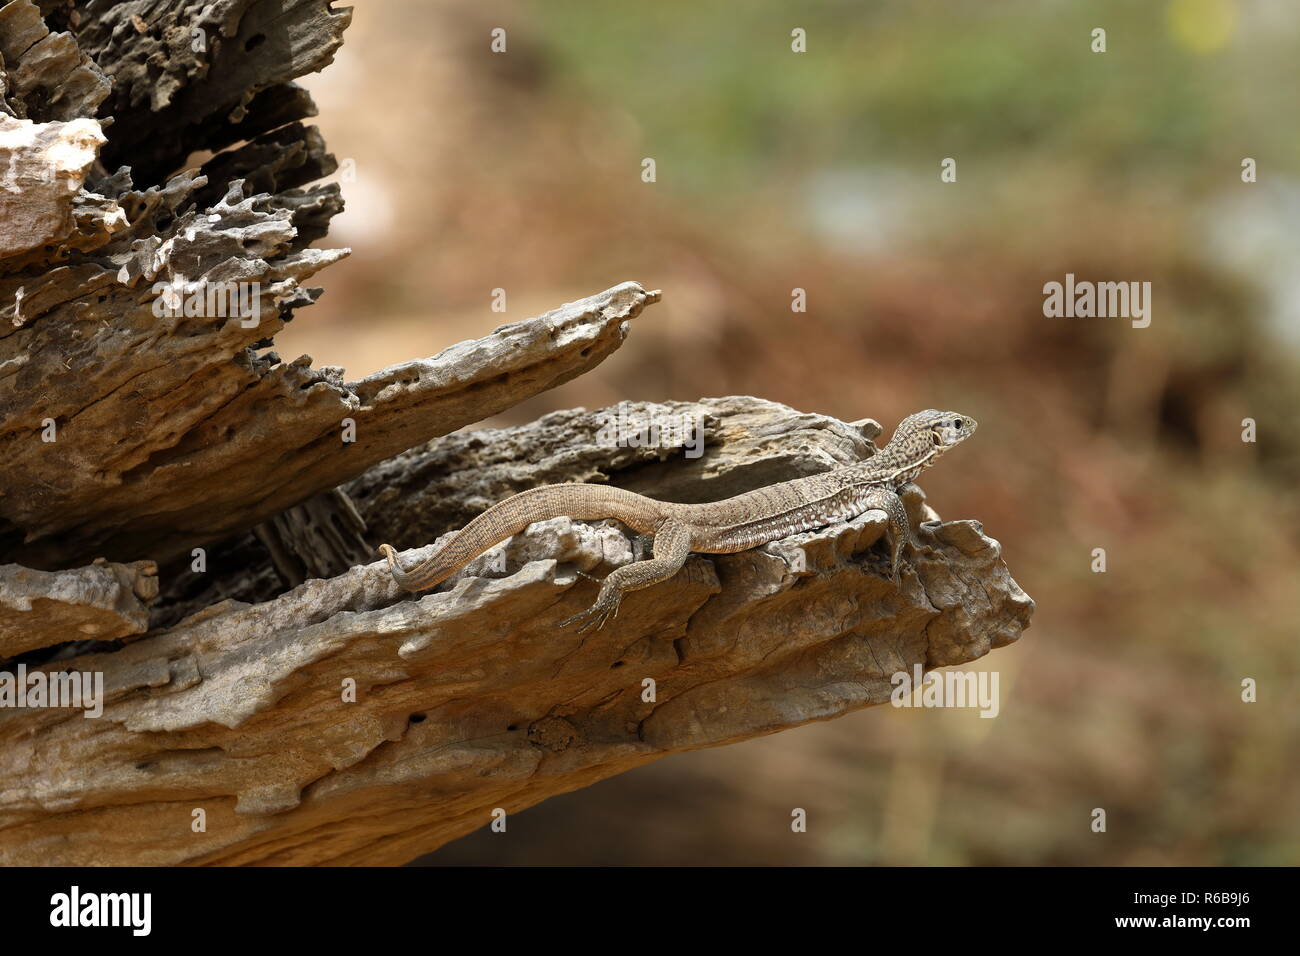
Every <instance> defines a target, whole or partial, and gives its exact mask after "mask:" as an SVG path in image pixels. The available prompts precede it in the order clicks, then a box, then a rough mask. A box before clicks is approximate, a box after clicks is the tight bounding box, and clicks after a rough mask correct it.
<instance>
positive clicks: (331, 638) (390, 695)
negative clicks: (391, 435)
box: [0, 399, 1032, 864]
mask: <svg viewBox="0 0 1300 956" xmlns="http://www.w3.org/2000/svg"><path fill="white" fill-rule="evenodd" d="M632 411H633V417H634V418H635V417H636V414H637V413H642V414H644V413H645V412H646V411H647V408H646V407H645V406H637V407H636V408H634V409H632ZM656 411H657V413H658V417H659V418H660V419H661V420H662V419H663V418H664V417H665V416H681V415H686V416H688V417H695V416H696V415H699V416H701V417H702V419H703V421H704V423H705V435H706V443H705V447H706V449H707V451H706V453H705V455H703V456H702V457H701V458H698V459H694V460H691V459H685V458H682V457H680V456H676V455H674V454H673V452H672V449H671V448H665V447H662V446H660V447H625V446H624V447H620V446H617V445H611V444H609V443H608V442H607V441H605V440H604V437H605V435H606V429H607V428H608V423H609V417H608V415H602V414H599V413H597V414H589V413H579V412H573V413H558V414H555V415H551V416H547V417H546V418H544V419H542V420H541V421H540V422H538V423H535V424H533V425H528V426H522V427H519V428H515V429H507V430H503V431H500V432H475V433H469V434H459V435H453V436H448V437H446V438H443V439H440V440H438V441H436V442H433V443H431V444H430V445H429V446H427V447H426V448H424V449H421V450H419V451H418V452H413V453H408V454H407V455H403V456H399V458H398V459H396V460H394V461H393V462H389V463H385V464H384V465H382V466H380V467H378V468H377V469H372V471H371V472H370V473H368V474H367V475H366V476H365V477H363V478H362V479H358V481H356V482H353V483H352V485H351V486H350V490H351V493H352V494H353V495H355V496H356V500H357V502H358V508H359V509H360V510H361V511H362V512H363V513H364V514H367V515H369V516H370V520H372V521H373V522H374V525H375V527H376V528H378V527H383V526H384V525H385V523H386V522H391V523H392V524H394V525H397V524H402V523H404V522H406V521H407V520H414V519H415V518H417V517H418V516H420V515H424V514H425V513H426V511H429V512H433V513H435V514H439V515H442V516H443V517H441V518H436V519H434V520H435V522H438V523H442V522H445V521H450V522H451V523H455V522H456V521H458V520H459V517H458V516H457V517H447V516H450V515H456V514H457V509H458V508H463V509H465V510H470V509H472V508H473V507H475V506H476V505H477V504H478V503H479V502H480V501H481V498H482V496H483V495H484V494H485V493H487V494H490V495H492V496H495V495H496V494H498V493H499V491H500V490H505V489H507V488H511V487H514V486H516V485H523V484H535V483H537V482H539V481H543V480H546V481H550V480H557V479H558V480H563V479H565V478H568V479H578V478H584V479H590V478H598V477H608V478H609V479H611V480H616V481H618V482H619V483H620V484H624V485H625V486H628V487H636V488H638V489H639V490H643V491H647V492H652V493H656V494H659V495H661V496H663V497H679V496H680V495H679V494H678V492H679V491H680V490H681V489H683V488H690V489H692V490H694V491H695V492H696V493H697V494H706V495H709V496H719V495H727V494H731V493H734V492H736V491H738V490H743V489H745V488H746V487H749V486H752V485H761V484H765V483H767V482H768V481H769V480H773V479H777V478H782V477H794V476H796V475H798V474H804V473H808V472H809V471H810V470H818V469H825V468H828V467H833V466H834V465H835V464H838V463H842V462H845V461H849V460H854V459H855V458H859V457H861V456H862V455H863V454H864V453H866V452H867V451H868V450H869V449H870V445H869V443H868V442H867V441H866V439H865V438H864V434H863V431H862V430H861V429H859V428H855V427H852V426H848V425H843V424H841V423H838V422H835V421H834V420H831V419H826V418H823V417H820V416H809V415H798V414H796V413H794V412H792V411H791V410H789V409H786V408H784V407H782V406H777V405H772V404H770V403H765V402H760V401H757V400H754V399H722V400H714V401H709V402H704V403H700V404H699V405H698V406H690V405H673V406H665V407H659V408H658V409H656ZM869 431H870V429H869ZM539 450H540V452H541V453H540V454H538V453H537V452H538V451H539ZM525 451H527V452H530V453H533V455H532V459H531V460H525V459H522V458H521V457H519V455H520V453H521V452H525ZM428 473H437V474H438V475H439V476H440V480H439V481H438V482H435V483H432V484H430V485H425V486H423V487H422V488H420V489H419V490H416V487H415V486H418V485H420V483H421V482H422V481H423V476H424V475H425V474H428ZM408 485H409V486H411V487H410V488H409V491H410V497H409V499H408V498H406V497H404V496H405V495H406V494H407V492H408V487H407V486H408ZM390 493H391V495H392V497H390ZM395 497H396V498H398V499H399V500H401V501H403V502H404V504H403V505H402V506H400V507H394V505H395V504H396V502H395V500H394V498H395ZM448 500H451V501H454V502H456V504H453V505H452V506H450V510H448V507H449V506H448V505H447V504H446V502H447V501H448ZM907 503H908V507H909V510H910V512H911V514H912V517H913V521H914V522H915V523H917V524H918V526H919V528H920V530H919V531H918V537H919V540H920V543H921V546H920V548H919V549H917V550H916V551H915V553H912V552H909V563H908V568H907V570H906V572H905V573H904V577H903V582H904V583H903V588H902V590H901V591H896V590H895V589H894V586H893V584H892V583H891V582H890V581H889V579H888V577H887V575H886V573H885V567H886V556H885V554H884V552H883V550H882V548H881V547H879V546H877V542H879V539H880V537H881V535H882V534H883V530H884V522H883V520H880V519H881V516H880V515H878V514H877V513H868V514H867V515H866V516H863V517H862V518H860V519H858V520H856V521H853V522H850V523H848V524H845V525H839V526H835V527H831V528H827V529H823V530H821V531H818V532H812V533H806V534H801V535H797V536H794V537H792V538H789V539H786V540H784V541H780V542H775V543H774V544H772V545H768V546H766V547H764V548H760V549H757V550H755V551H751V552H744V553H741V554H735V555H721V556H708V557H703V556H697V557H695V558H693V559H692V560H691V561H690V562H689V563H688V565H687V567H686V568H685V569H683V571H682V572H681V573H680V574H679V575H678V576H677V577H676V578H674V579H672V580H671V581H668V582H665V583H664V584H662V585H659V586H657V587H655V588H652V589H648V590H646V591H643V592H637V593H635V594H633V595H631V596H629V598H628V599H627V600H626V601H625V604H624V607H623V609H622V610H621V612H620V614H619V617H618V619H617V620H616V621H615V622H614V624H613V625H611V626H609V627H607V628H605V629H604V630H601V631H597V632H595V633H591V634H587V635H578V634H576V633H574V632H573V631H572V630H565V629H560V628H557V626H556V622H557V621H558V620H561V619H562V618H564V617H565V616H567V615H569V614H571V613H573V612H574V611H575V610H577V609H579V608H581V607H584V606H586V604H588V603H589V602H590V600H591V598H592V595H593V587H594V586H593V585H592V584H591V583H590V582H588V581H586V580H585V579H584V578H582V577H580V576H579V575H578V574H577V572H578V571H585V572H596V571H606V570H609V569H610V568H611V567H613V566H617V565H620V564H623V563H625V562H627V561H629V560H632V558H633V551H634V547H635V542H634V541H632V540H631V539H630V538H629V536H628V535H627V534H626V533H625V532H624V531H623V530H622V529H621V528H620V527H619V526H617V525H615V524H613V523H601V524H584V523H579V522H573V521H570V520H568V519H556V520H553V521H549V522H544V523H541V524H538V525H534V526H533V527H532V528H531V529H529V531H528V532H527V533H525V534H522V535H518V536H516V537H515V538H514V539H512V540H511V541H509V542H506V543H503V544H502V545H499V546H498V547H497V548H496V549H493V551H491V552H489V553H488V554H486V555H484V556H482V557H481V558H479V559H478V560H476V561H475V562H474V563H472V564H471V565H470V566H469V567H468V568H467V569H466V570H465V571H464V572H462V574H460V575H458V576H457V577H456V578H454V579H453V580H452V581H450V582H448V583H447V584H446V585H444V586H443V589H442V590H440V591H439V592H437V593H433V594H429V595H408V594H406V593H405V592H401V591H400V590H399V589H397V588H396V587H395V586H394V584H393V583H392V581H391V579H390V578H389V576H388V574H387V572H386V571H385V570H384V568H383V566H382V565H381V564H378V563H376V564H371V565H369V566H366V567H359V568H353V569H352V570H350V571H348V572H346V573H344V574H342V575H339V576H337V577H334V578H331V579H328V580H312V581H308V582H307V583H305V584H303V585H302V586H300V587H298V588H296V589H294V590H293V591H290V592H289V593H287V594H284V595H282V596H281V597H279V598H276V599H274V600H271V601H267V602H264V603H261V604H255V605H245V604H241V603H239V602H227V603H224V604H218V605H214V606H212V607H210V608H207V609H206V610H204V611H203V612H200V613H199V614H196V615H194V616H192V617H190V618H188V619H186V620H185V621H182V622H181V623H180V624H178V625H176V626H175V627H173V628H171V629H169V630H167V631H164V632H160V633H151V634H149V635H148V636H147V637H146V638H145V639H142V640H138V641H136V642H134V643H132V644H130V645H128V646H125V647H123V648H122V649H121V650H118V651H117V652H115V653H111V654H106V653H100V654H91V655H84V656H80V657H77V658H74V659H72V660H71V661H61V662H59V663H57V664H50V665H45V667H44V668H43V670H46V671H52V670H59V669H64V668H70V669H74V670H84V671H100V672H102V673H103V674H104V681H105V687H106V696H107V698H108V699H107V702H106V704H105V707H104V713H103V716H102V717H101V718H99V719H95V720H86V719H83V718H82V717H81V715H80V713H79V712H72V711H66V710H63V711H60V710H51V709H40V710H17V711H6V712H3V713H2V714H0V741H3V742H4V743H5V744H6V745H5V746H3V747H0V779H3V780H4V781H5V783H4V787H3V791H2V792H0V860H3V861H4V862H11V863H12V862H33V861H37V860H40V861H43V862H52V863H54V862H57V863H78V864H80V863H127V862H134V863H277V864H289V863H294V864H303V863H398V862H403V861H405V860H408V859H411V858H414V857H415V856H417V855H419V854H420V853H423V852H427V851H429V850H431V849H433V848H435V847H437V846H439V845H441V844H442V843H444V842H446V841H447V840H450V839H453V838H454V837H456V836H459V835H461V834H463V833H465V832H468V831H469V830H472V829H475V828H477V827H479V826H483V825H485V824H486V823H488V822H489V820H490V814H491V813H492V811H493V810H494V809H496V808H498V807H499V808H502V809H505V810H506V811H507V812H510V813H513V812H517V811H519V810H521V809H523V808H525V807H527V806H530V805H532V804H533V803H536V802H538V801H539V800H542V799H545V798H546V797H548V796H551V795H554V794H557V793H562V792H564V791H567V790H571V789H574V788H576V787H581V786H585V785H587V784H590V783H592V782H594V781H596V780H599V779H601V778H603V777H606V776H609V775H611V774H615V773H619V772H621V771H623V770H627V769H629V768H631V767H634V766H637V765H639V764H643V763H646V762H647V761H650V760H654V759H656V758H658V757H661V756H664V755H666V754H669V753H673V752H676V751H681V750H690V749H698V748H701V747H709V746H716V745H719V744H724V743H728V742H732V741H736V740H741V739H744V738H747V737H753V736H756V735H760V734H766V733H771V732H774V731H777V730H780V729H783V728H786V727H792V726H796V725H798V724H801V723H804V722H807V721H809V720H819V719H827V718H830V717H834V716H837V715H840V714H843V713H846V712H848V711H850V710H853V709H856V708H860V707H864V706H868V705H870V704H879V703H882V702H884V701H885V700H887V699H888V698H889V695H890V691H891V690H892V685H891V683H890V677H891V675H892V674H894V673H895V672H899V671H910V670H911V668H912V667H913V666H914V665H920V666H922V667H923V668H926V669H929V668H933V667H940V666H945V665H949V664H959V663H963V662H966V661H970V660H974V659H976V658H978V657H980V656H982V655H983V654H985V653H987V652H988V651H989V650H990V649H991V648H994V647H998V646H1002V645H1004V644H1006V643H1009V642H1011V641H1014V640H1015V639H1016V638H1017V637H1018V636H1019V634H1020V632H1021V630H1022V629H1023V628H1024V627H1025V625H1026V624H1027V622H1028V618H1029V614H1030V612H1031V610H1032V602H1031V601H1030V600H1029V598H1028V597H1027V596H1026V595H1025V594H1024V593H1023V592H1022V591H1021V590H1020V589H1019V587H1017V586H1016V584H1015V582H1014V581H1013V580H1012V579H1011V578H1010V576H1009V575H1008V573H1007V571H1006V568H1005V565H1004V564H1003V563H1002V560H1001V557H1000V549H999V547H998V545H997V542H995V541H993V540H991V539H989V538H987V537H985V536H984V535H983V534H982V533H981V530H980V528H979V525H978V524H977V523H975V522H970V521H954V522H947V523H936V522H933V521H929V522H928V523H926V522H927V521H928V519H929V516H930V514H931V513H930V512H928V510H927V509H926V507H925V505H924V503H923V500H922V496H921V495H920V494H919V492H912V493H910V494H909V495H908V498H907ZM433 505H437V506H439V507H440V508H441V509H442V510H441V511H440V510H439V507H431V506H433ZM426 521H427V519H426ZM384 530H385V534H386V533H387V532H388V531H389V530H390V529H389V528H387V527H385V529H384ZM422 533H423V532H421V531H420V530H419V529H418V528H417V529H415V530H413V531H410V532H408V533H407V534H406V535H405V536H404V537H406V538H407V539H408V540H411V539H413V538H414V537H417V536H418V535H420V534H422ZM423 553H424V552H423V551H417V552H416V553H414V554H408V555H407V556H406V557H407V559H408V560H414V559H416V558H418V557H420V556H421V554H423ZM647 680H650V681H653V682H654V684H653V688H654V692H653V699H648V696H647V687H648V685H647V684H646V681H647ZM352 682H355V700H351V699H350V698H349V696H348V689H349V687H350V686H351V683H352ZM19 743H21V745H18V744H19ZM198 809H202V810H203V811H204V813H205V816H206V831H205V832H202V833H194V832H192V831H191V823H192V821H193V813H194V811H195V810H198Z"/></svg>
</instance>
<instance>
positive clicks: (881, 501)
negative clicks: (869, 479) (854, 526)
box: [862, 488, 912, 587]
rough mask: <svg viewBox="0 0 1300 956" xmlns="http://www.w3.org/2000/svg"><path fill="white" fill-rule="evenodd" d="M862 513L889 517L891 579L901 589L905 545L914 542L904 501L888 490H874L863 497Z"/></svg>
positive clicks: (888, 536) (888, 539)
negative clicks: (879, 513)
mask: <svg viewBox="0 0 1300 956" xmlns="http://www.w3.org/2000/svg"><path fill="white" fill-rule="evenodd" d="M862 511H863V512H867V511H883V512H884V513H885V514H886V516H888V518H889V529H888V531H887V532H886V540H887V541H888V544H889V577H890V578H891V580H893V582H894V585H895V586H896V587H901V585H902V581H901V580H900V578H899V562H900V560H901V558H902V556H903V545H904V544H907V543H908V542H909V541H911V540H912V526H911V524H909V523H908V520H907V509H906V508H905V507H903V499H902V498H900V497H898V495H897V494H895V493H894V492H893V491H890V490H889V489H888V488H872V489H871V490H869V491H868V492H867V493H866V495H865V496H864V497H863V508H862Z"/></svg>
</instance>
